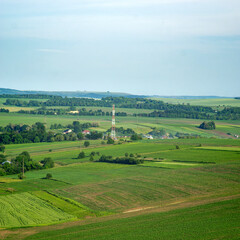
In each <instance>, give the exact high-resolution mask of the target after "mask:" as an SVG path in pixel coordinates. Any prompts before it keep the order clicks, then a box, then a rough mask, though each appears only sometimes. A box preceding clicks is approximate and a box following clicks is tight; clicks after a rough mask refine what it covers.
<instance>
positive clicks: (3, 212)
mask: <svg viewBox="0 0 240 240" xmlns="http://www.w3.org/2000/svg"><path fill="white" fill-rule="evenodd" d="M0 216H1V218H0V228H6V227H7V228H9V227H22V226H36V225H46V224H53V223H58V222H62V221H69V220H71V219H73V218H74V217H73V216H72V215H69V214H67V213H65V212H63V211H61V210H60V209H58V208H56V207H54V206H52V205H51V204H48V203H47V202H46V201H43V200H41V199H39V198H37V197H35V196H33V195H32V194H30V193H21V194H14V195H8V196H4V197H3V196H2V197H0Z"/></svg>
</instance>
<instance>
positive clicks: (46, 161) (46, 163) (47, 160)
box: [41, 157, 54, 168]
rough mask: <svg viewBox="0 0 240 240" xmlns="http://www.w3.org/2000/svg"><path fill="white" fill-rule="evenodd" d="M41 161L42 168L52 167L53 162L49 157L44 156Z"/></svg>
mask: <svg viewBox="0 0 240 240" xmlns="http://www.w3.org/2000/svg"><path fill="white" fill-rule="evenodd" d="M41 163H42V164H43V168H53V167H54V162H53V160H52V159H51V158H50V157H48V158H44V159H43V160H42V161H41Z"/></svg>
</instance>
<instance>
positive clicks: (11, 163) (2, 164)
mask: <svg viewBox="0 0 240 240" xmlns="http://www.w3.org/2000/svg"><path fill="white" fill-rule="evenodd" d="M5 163H9V164H12V163H11V162H9V161H5V162H2V165H4V164H5Z"/></svg>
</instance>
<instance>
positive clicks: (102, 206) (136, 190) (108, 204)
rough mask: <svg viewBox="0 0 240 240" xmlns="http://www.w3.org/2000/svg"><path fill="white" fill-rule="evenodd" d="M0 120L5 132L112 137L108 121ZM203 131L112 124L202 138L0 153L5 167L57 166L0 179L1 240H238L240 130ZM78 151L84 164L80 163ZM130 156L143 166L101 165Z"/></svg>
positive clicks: (165, 123) (155, 121) (175, 125)
mask: <svg viewBox="0 0 240 240" xmlns="http://www.w3.org/2000/svg"><path fill="white" fill-rule="evenodd" d="M88 109H89V110H90V109H91V110H97V108H96V107H88ZM101 109H102V110H104V111H108V110H109V111H110V108H101ZM121 110H122V109H121ZM123 110H124V109H123ZM134 110H135V109H128V111H129V113H130V112H131V111H132V112H131V113H133V111H134ZM138 111H143V112H144V111H145V110H141V109H138ZM147 111H148V110H147ZM0 117H1V118H0V125H1V126H5V125H7V124H9V123H15V124H17V123H18V124H22V123H25V124H29V125H31V124H34V123H35V122H43V123H45V126H46V128H47V130H48V131H49V130H50V126H51V124H55V123H57V124H58V123H60V124H62V125H64V126H66V125H67V124H71V123H72V122H73V121H79V122H80V123H86V122H91V123H98V124H99V126H98V127H97V128H95V127H92V128H90V130H98V131H102V132H105V131H106V130H107V129H109V128H110V127H111V117H108V116H70V115H59V116H56V115H48V116H44V115H31V114H27V115H26V114H18V113H0ZM202 122H203V120H199V119H183V118H181V119H179V118H150V117H133V116H127V117H117V119H116V124H117V127H123V128H124V129H126V128H132V129H133V130H134V131H136V132H137V133H143V134H146V133H148V132H150V131H153V130H154V129H157V130H160V129H165V130H166V132H168V133H171V134H173V135H175V134H176V133H177V132H180V133H182V134H191V135H198V137H195V138H192V139H181V138H176V137H175V138H174V139H154V140H147V139H144V140H140V141H133V142H129V138H127V139H126V141H125V138H122V139H121V141H120V140H119V141H116V142H115V143H114V144H107V141H106V140H102V139H98V140H89V142H90V146H89V147H84V141H85V140H86V139H84V140H76V141H60V142H39V143H25V144H8V145H5V147H6V149H5V156H6V159H7V160H8V161H11V160H12V159H14V158H16V157H17V156H18V155H19V154H20V153H21V152H23V151H27V152H28V153H29V154H30V156H31V159H32V161H33V162H36V163H38V162H40V161H42V160H43V159H45V158H51V159H52V160H53V161H54V163H55V166H54V167H53V168H46V169H41V170H32V171H27V172H25V177H26V178H24V179H22V180H20V179H19V177H18V175H17V174H15V175H8V176H1V177H0V219H1V221H0V222H1V225H0V227H1V228H2V230H1V231H0V238H2V239H8V240H9V239H15V240H17V239H80V238H84V239H113V236H114V239H178V238H177V237H179V236H180V239H209V240H210V239H219V238H220V237H222V238H223V239H237V236H238V235H239V231H238V228H237V227H238V223H237V222H238V220H239V219H238V216H239V215H238V211H239V208H238V204H239V199H240V198H239V191H240V187H239V183H240V177H239V176H240V175H239V172H240V164H239V161H240V141H239V140H238V139H236V137H234V135H235V134H239V133H240V132H239V129H240V123H239V122H238V121H233V120H231V121H227V120H226V121H223V120H221V121H220V120H219V121H215V123H216V126H217V129H216V130H203V129H200V128H198V126H199V125H200V124H201V123H202ZM62 131H63V130H62V129H57V130H56V132H62ZM199 136H201V137H199ZM103 141H104V143H103ZM81 151H83V152H84V153H85V157H83V158H81V159H78V158H77V156H78V154H79V153H80V152H81ZM92 152H95V155H94V156H92V158H91V153H92ZM126 153H127V154H129V155H130V154H133V155H134V156H135V157H137V158H138V159H143V160H144V162H143V163H141V164H137V165H128V164H116V163H106V162H99V161H98V160H99V158H100V156H102V155H105V156H112V157H113V158H117V157H119V158H122V157H124V156H125V154H126ZM47 174H51V175H52V178H49V179H47V178H46V175H47ZM18 203H19V204H18ZM49 215H50V216H49ZM2 216H4V217H2ZM29 216H30V217H29ZM224 218H227V220H225V219H224ZM209 219H211V223H210V220H209ZM223 219H224V220H223ZM180 220H181V221H180ZM44 225H45V226H44ZM29 226H31V227H33V226H38V227H37V228H35V227H34V228H29ZM196 226H198V227H196ZM209 226H211V227H209ZM208 227H209V228H208ZM12 228H16V229H12ZM189 229H190V231H189ZM183 236H184V237H183ZM136 237H137V238H136Z"/></svg>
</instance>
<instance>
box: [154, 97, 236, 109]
mask: <svg viewBox="0 0 240 240" xmlns="http://www.w3.org/2000/svg"><path fill="white" fill-rule="evenodd" d="M154 99H155V100H159V101H163V102H166V103H172V104H183V103H184V104H187V103H189V104H190V105H197V106H211V107H212V106H232V107H240V101H239V100H238V99H234V98H208V99H177V98H154Z"/></svg>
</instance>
